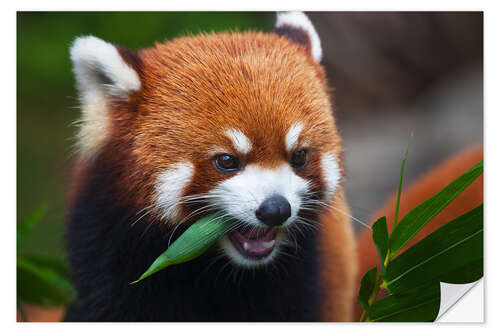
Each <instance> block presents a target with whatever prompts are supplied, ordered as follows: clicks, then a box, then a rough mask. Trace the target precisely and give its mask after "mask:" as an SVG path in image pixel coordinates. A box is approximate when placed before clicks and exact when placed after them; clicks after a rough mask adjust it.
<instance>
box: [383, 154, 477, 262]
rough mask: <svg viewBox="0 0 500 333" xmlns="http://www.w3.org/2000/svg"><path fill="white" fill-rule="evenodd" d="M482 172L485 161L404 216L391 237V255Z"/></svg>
mask: <svg viewBox="0 0 500 333" xmlns="http://www.w3.org/2000/svg"><path fill="white" fill-rule="evenodd" d="M482 173H483V161H481V162H479V163H478V164H476V165H475V166H474V167H472V168H471V169H470V170H469V171H467V172H465V173H464V174H463V175H462V176H460V177H458V178H457V179H455V180H454V181H453V182H451V183H450V184H448V185H447V186H446V187H445V188H444V189H442V190H441V191H440V192H438V193H437V194H435V195H434V196H433V197H432V198H430V199H429V200H427V201H424V202H423V203H421V204H420V205H418V206H417V207H415V208H414V209H413V210H412V211H410V212H409V213H408V214H407V215H406V216H405V217H403V218H402V219H401V221H400V222H399V224H398V225H397V226H396V227H395V228H394V231H393V232H392V234H391V236H390V237H389V248H390V251H391V256H394V255H396V254H397V253H398V252H399V250H401V248H402V247H403V246H405V245H406V244H407V243H408V242H409V241H410V240H411V239H412V238H413V236H415V234H416V233H417V232H418V231H420V229H422V227H424V226H425V225H426V224H427V223H428V222H429V221H430V220H432V218H434V217H435V216H436V215H437V214H438V213H439V212H441V211H442V210H443V209H444V208H445V207H446V206H447V205H448V204H449V203H450V202H451V201H452V200H453V199H455V198H456V197H457V196H458V195H459V194H460V193H461V192H462V191H463V190H465V189H466V188H467V186H469V185H470V184H471V183H472V182H473V181H474V180H475V179H476V178H477V177H479V176H480V175H481V174H482Z"/></svg>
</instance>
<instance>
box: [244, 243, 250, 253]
mask: <svg viewBox="0 0 500 333" xmlns="http://www.w3.org/2000/svg"><path fill="white" fill-rule="evenodd" d="M249 247H250V245H249V244H248V242H244V243H243V248H244V249H245V251H246V250H248V248H249Z"/></svg>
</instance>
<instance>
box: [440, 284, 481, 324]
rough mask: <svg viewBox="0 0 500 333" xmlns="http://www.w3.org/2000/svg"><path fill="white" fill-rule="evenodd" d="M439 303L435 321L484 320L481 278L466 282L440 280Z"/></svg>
mask: <svg viewBox="0 0 500 333" xmlns="http://www.w3.org/2000/svg"><path fill="white" fill-rule="evenodd" d="M440 288H441V304H440V307H439V313H438V315H437V317H436V320H435V321H436V322H441V323H465V322H467V323H482V322H484V282H483V279H480V280H479V281H475V282H472V283H467V284H450V283H444V282H440Z"/></svg>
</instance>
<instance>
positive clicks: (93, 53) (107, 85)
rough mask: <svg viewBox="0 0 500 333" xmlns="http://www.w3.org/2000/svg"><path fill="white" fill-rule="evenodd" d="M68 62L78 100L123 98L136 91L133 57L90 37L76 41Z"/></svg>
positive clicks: (134, 57)
mask: <svg viewBox="0 0 500 333" xmlns="http://www.w3.org/2000/svg"><path fill="white" fill-rule="evenodd" d="M70 53H71V60H72V61H73V71H74V73H75V77H76V81H77V84H78V89H79V91H80V94H81V95H82V96H81V97H82V98H83V99H84V100H83V101H82V102H83V103H85V99H87V98H91V99H94V98H96V97H99V98H106V97H110V96H113V97H122V98H123V97H127V96H128V95H129V93H130V92H132V91H136V90H139V89H140V87H141V82H140V80H139V75H138V74H137V68H135V67H137V66H139V61H138V57H137V55H136V54H135V53H134V52H133V51H130V50H127V49H125V48H123V47H120V46H115V45H113V44H110V43H107V42H105V41H103V40H102V39H99V38H96V37H94V36H86V37H79V38H77V39H76V40H75V41H74V43H73V45H72V46H71V51H70Z"/></svg>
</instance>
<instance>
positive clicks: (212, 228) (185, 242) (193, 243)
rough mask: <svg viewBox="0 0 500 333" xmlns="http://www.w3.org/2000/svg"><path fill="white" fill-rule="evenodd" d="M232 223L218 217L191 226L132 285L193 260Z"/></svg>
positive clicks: (209, 217) (211, 217)
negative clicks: (168, 268)
mask: <svg viewBox="0 0 500 333" xmlns="http://www.w3.org/2000/svg"><path fill="white" fill-rule="evenodd" d="M231 225H232V221H231V220H228V219H225V218H222V217H219V216H216V215H210V216H206V217H204V218H202V219H200V220H198V221H197V222H196V223H194V224H193V225H192V226H190V227H189V228H188V229H187V230H186V231H185V232H184V233H183V234H182V235H180V236H179V238H178V239H176V241H175V242H174V243H172V245H170V246H169V247H168V249H167V250H166V251H165V252H163V253H162V254H161V255H160V256H159V257H158V258H157V259H156V260H155V261H154V262H153V264H152V265H151V266H150V267H149V268H148V269H147V270H146V272H145V273H144V274H142V275H141V276H140V277H139V278H138V279H137V280H136V281H134V282H132V284H134V283H137V282H139V281H141V280H143V279H145V278H147V277H148V276H150V275H152V274H154V273H156V272H158V271H160V270H162V269H164V268H166V267H168V266H171V265H175V264H180V263H182V262H186V261H189V260H192V259H194V258H196V257H198V256H199V255H201V254H202V253H203V252H205V251H206V250H208V248H209V247H210V246H211V245H212V244H213V243H214V242H215V241H216V240H217V239H219V237H221V236H222V235H224V234H225V233H226V232H227V231H228V230H229V229H230V227H231Z"/></svg>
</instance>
